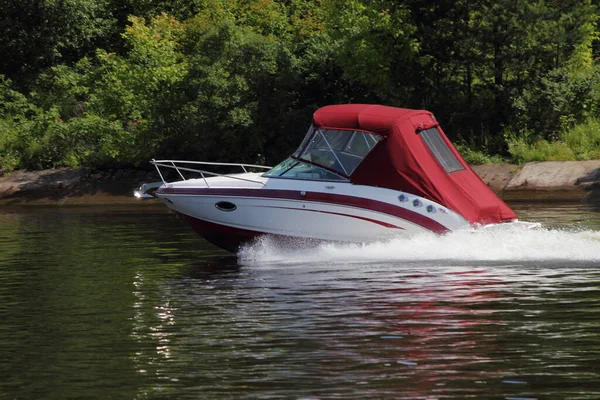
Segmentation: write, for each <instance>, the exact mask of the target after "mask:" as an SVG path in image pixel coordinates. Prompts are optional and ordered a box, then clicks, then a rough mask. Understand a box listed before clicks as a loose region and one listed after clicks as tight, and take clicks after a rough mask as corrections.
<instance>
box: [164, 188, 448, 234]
mask: <svg viewBox="0 0 600 400" xmlns="http://www.w3.org/2000/svg"><path fill="white" fill-rule="evenodd" d="M156 193H157V194H158V195H169V194H174V195H189V196H227V197H254V198H272V199H282V200H298V201H306V202H317V203H328V204H335V205H341V206H350V207H356V208H363V209H367V210H371V211H375V212H380V213H383V214H388V215H391V216H394V217H397V218H401V219H404V220H406V221H408V222H411V223H413V224H415V225H419V226H421V227H423V228H425V229H428V230H430V231H433V232H436V233H446V232H449V229H448V228H446V227H445V226H444V225H442V224H440V223H439V222H437V221H435V220H433V219H431V218H429V217H427V216H425V215H421V214H419V213H417V212H414V211H411V210H407V209H405V208H403V207H399V206H395V205H392V204H389V203H385V202H382V201H378V200H372V199H365V198H362V197H355V196H348V195H341V194H332V193H321V192H308V191H307V192H303V193H305V194H304V195H302V194H301V192H300V191H299V190H277V189H216V188H174V187H167V188H161V189H159V190H158V191H157V192H156Z"/></svg>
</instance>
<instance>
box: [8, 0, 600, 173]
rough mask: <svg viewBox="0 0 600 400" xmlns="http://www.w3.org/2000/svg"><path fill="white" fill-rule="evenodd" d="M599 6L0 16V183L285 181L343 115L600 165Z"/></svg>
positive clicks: (159, 6) (349, 0) (115, 1)
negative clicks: (316, 136)
mask: <svg viewBox="0 0 600 400" xmlns="http://www.w3.org/2000/svg"><path fill="white" fill-rule="evenodd" d="M17 3H18V4H17ZM596 3H597V0H595V1H589V0H559V1H556V0H552V1H551V0H536V1H533V0H494V1H492V0H440V1H436V2H431V1H425V0H404V1H396V0H174V1H166V0H24V1H20V2H16V3H15V2H13V1H9V0H0V6H1V8H2V10H3V12H2V13H1V14H0V26H1V27H2V28H3V32H4V33H5V34H4V35H2V37H0V54H2V55H3V56H2V57H1V58H0V169H4V170H10V169H14V168H33V169H39V168H48V167H54V166H70V167H78V166H89V167H105V166H123V165H140V164H143V163H146V162H147V160H148V159H150V158H167V157H175V158H189V159H203V160H220V161H234V160H235V161H245V162H266V163H273V162H276V161H278V160H280V159H282V158H283V157H285V156H286V155H287V154H288V153H289V152H290V151H291V150H292V149H293V147H294V146H295V145H296V144H297V143H298V141H299V138H300V137H302V135H303V134H304V131H305V129H306V128H307V125H308V122H309V118H310V116H311V114H312V112H313V111H314V110H315V109H316V108H317V107H320V106H323V105H326V104H332V103H348V102H367V103H381V104H386V105H393V106H398V107H407V108H425V109H428V110H431V111H432V112H434V113H435V114H436V116H437V117H438V120H440V121H441V123H442V125H443V126H444V128H445V130H446V131H447V133H448V134H449V136H450V137H451V138H452V139H453V140H454V141H455V142H458V143H459V144H460V146H461V148H463V149H465V150H466V152H467V153H468V154H469V156H470V160H472V161H475V162H476V161H480V162H483V161H485V160H488V159H490V157H489V156H490V154H493V155H495V157H496V158H497V157H498V156H505V157H511V158H512V160H514V161H518V162H522V161H528V160H539V159H555V160H562V159H589V158H600V117H599V116H598V112H599V111H600V66H599V65H598V64H599V62H598V61H599V59H600V45H599V35H598V34H599V32H600V27H599V20H598V15H599V13H598V9H597V4H596Z"/></svg>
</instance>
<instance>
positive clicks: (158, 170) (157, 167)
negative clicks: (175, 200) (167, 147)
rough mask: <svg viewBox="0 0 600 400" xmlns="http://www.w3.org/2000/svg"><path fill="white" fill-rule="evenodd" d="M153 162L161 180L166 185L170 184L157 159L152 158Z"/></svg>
mask: <svg viewBox="0 0 600 400" xmlns="http://www.w3.org/2000/svg"><path fill="white" fill-rule="evenodd" d="M152 164H154V168H156V172H158V176H160V180H161V181H163V183H164V184H165V185H168V183H167V181H165V178H164V177H163V175H162V173H161V172H160V167H159V166H158V163H157V162H156V160H155V159H152Z"/></svg>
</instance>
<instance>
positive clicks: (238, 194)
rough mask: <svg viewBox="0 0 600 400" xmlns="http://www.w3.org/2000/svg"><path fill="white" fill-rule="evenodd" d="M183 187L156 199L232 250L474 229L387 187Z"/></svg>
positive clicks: (272, 184)
mask: <svg viewBox="0 0 600 400" xmlns="http://www.w3.org/2000/svg"><path fill="white" fill-rule="evenodd" d="M275 181H276V180H275ZM279 181H283V180H279ZM186 182H187V183H186V184H185V185H176V184H174V185H170V186H169V187H163V188H160V189H159V190H158V191H157V195H158V196H159V197H161V198H162V199H163V200H164V201H165V204H167V206H169V207H170V208H171V209H173V210H174V211H176V212H177V213H179V214H181V215H182V216H183V217H184V219H185V220H186V221H187V222H188V223H189V224H190V225H191V226H192V227H193V228H194V230H196V231H197V232H198V233H199V234H200V235H201V236H202V237H204V238H205V239H207V240H208V241H210V242H211V243H213V244H215V245H217V246H219V247H222V248H225V249H227V250H230V251H237V249H238V248H239V246H240V245H242V244H244V243H247V242H251V241H253V240H255V239H256V238H257V237H258V236H261V235H272V236H275V237H277V238H280V239H283V240H287V241H288V242H290V241H293V242H307V241H308V242H309V243H313V241H315V240H316V241H323V240H326V241H338V242H370V241H376V240H382V239H386V238H389V237H391V236H395V235H398V234H399V233H404V234H415V233H418V232H435V233H445V232H448V231H451V230H454V229H457V228H459V227H463V226H469V224H468V223H467V222H466V221H465V220H464V219H463V218H462V217H460V216H459V215H457V214H455V213H454V212H452V211H451V210H447V209H445V208H444V207H442V206H440V205H438V204H436V203H433V202H431V201H428V200H426V199H422V198H419V197H418V196H409V195H407V194H402V193H400V192H396V191H392V190H388V189H379V188H368V187H364V188H360V187H356V186H355V185H351V184H336V185H325V186H324V185H323V184H321V185H320V186H315V185H313V183H312V182H301V185H298V182H296V185H293V186H292V187H286V185H289V184H290V182H266V184H265V185H262V186H260V187H248V186H245V187H244V186H240V187H219V185H218V183H219V182H218V181H217V180H215V181H213V182H210V185H205V186H202V185H196V186H194V185H191V184H190V183H189V181H186ZM302 185H303V186H302ZM298 187H303V188H304V189H306V190H298ZM298 239H301V240H298Z"/></svg>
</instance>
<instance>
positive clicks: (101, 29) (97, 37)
mask: <svg viewBox="0 0 600 400" xmlns="http://www.w3.org/2000/svg"><path fill="white" fill-rule="evenodd" d="M108 5H109V4H108V3H107V1H105V0H23V1H12V0H0V9H1V10H2V12H1V13H0V30H1V31H2V35H1V37H0V53H1V54H2V57H0V74H3V75H5V76H6V77H8V78H10V79H12V80H14V81H15V82H16V83H18V84H28V85H31V84H32V82H33V81H34V80H35V77H36V76H37V74H38V73H40V72H41V71H43V70H44V69H46V68H48V67H50V66H53V65H56V64H58V63H71V62H74V61H77V60H79V59H80V58H81V57H82V56H84V55H86V54H91V53H93V51H94V49H95V47H96V46H98V45H103V44H106V43H105V39H106V37H107V35H108V34H109V33H110V31H111V29H113V25H114V19H113V17H112V15H111V13H110V11H109V9H108Z"/></svg>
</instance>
